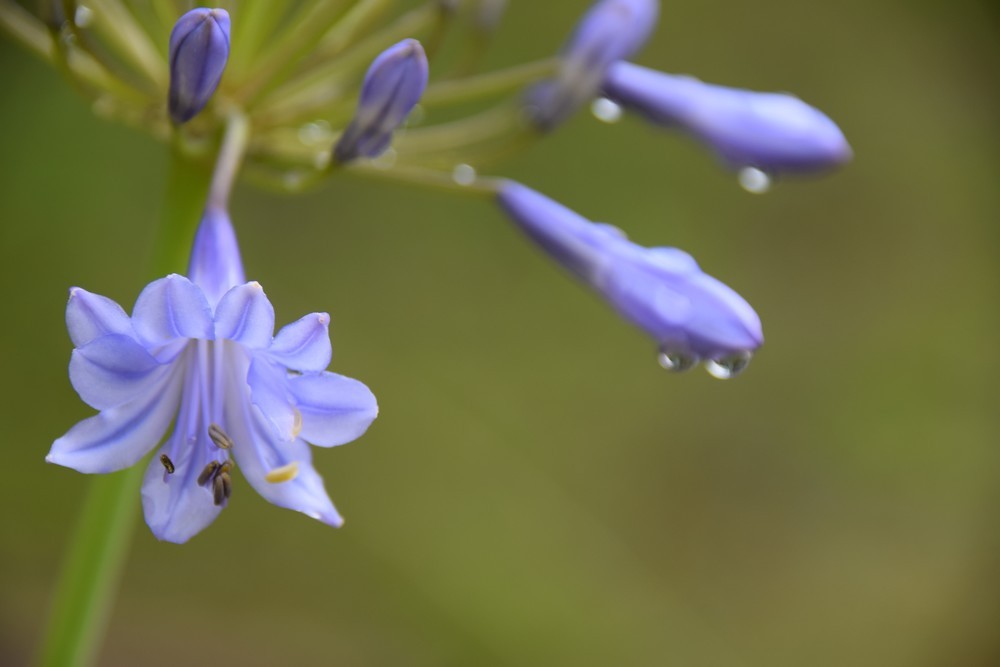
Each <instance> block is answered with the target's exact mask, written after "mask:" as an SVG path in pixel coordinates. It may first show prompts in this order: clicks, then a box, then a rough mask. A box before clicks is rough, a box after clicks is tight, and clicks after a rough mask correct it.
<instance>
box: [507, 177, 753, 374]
mask: <svg viewBox="0 0 1000 667" xmlns="http://www.w3.org/2000/svg"><path fill="white" fill-rule="evenodd" d="M498 201H499V204H500V207H501V208H502V209H503V210H504V212H505V213H506V214H507V215H508V216H509V217H510V218H511V219H512V220H513V221H514V222H516V223H517V225H518V226H519V227H520V228H521V230H522V231H524V232H525V234H527V235H528V236H529V237H530V238H531V239H533V240H534V241H535V242H536V243H538V245H539V246H540V247H541V248H542V249H543V250H544V251H545V252H547V253H548V254H549V255H551V256H552V257H553V258H554V259H555V260H556V261H558V262H559V263H560V264H562V265H563V266H564V267H566V268H567V269H569V270H570V271H571V272H572V273H573V274H574V275H575V276H576V277H577V278H579V279H580V280H581V281H582V282H584V283H585V284H587V285H589V286H590V287H592V288H593V289H594V290H595V291H597V292H598V293H599V294H600V295H601V296H603V297H604V299H605V300H607V302H608V303H610V304H611V306H612V307H613V308H614V309H615V310H617V311H618V313H619V314H620V315H621V316H622V317H623V318H625V319H626V320H628V321H629V322H631V323H632V324H634V325H636V326H638V327H639V328H641V329H643V330H644V331H646V333H648V334H649V335H650V336H652V337H653V339H654V340H655V341H656V342H657V343H658V345H659V346H660V348H661V349H662V350H664V351H665V353H668V354H676V355H681V356H683V357H684V358H687V359H690V360H697V359H709V360H711V359H725V358H727V357H730V356H731V355H738V356H739V357H740V358H749V354H750V353H751V352H752V351H753V350H756V349H757V348H758V347H760V346H761V345H762V344H763V342H764V336H763V333H762V331H761V325H760V318H759V317H757V313H756V312H754V310H753V308H751V307H750V304H748V303H747V302H746V301H745V300H744V299H743V297H741V296H740V295H739V294H737V293H736V292H734V291H733V290H732V289H730V288H729V287H727V286H726V285H724V284H723V283H721V282H719V281H718V280H716V279H715V278H713V277H712V276H710V275H708V274H707V273H705V272H703V271H702V270H701V269H700V268H699V267H698V264H697V263H696V262H695V261H694V259H693V258H692V257H691V256H690V255H688V254H687V253H685V252H683V251H681V250H678V249H676V248H645V247H642V246H640V245H637V244H635V243H632V242H631V241H629V240H628V239H627V238H625V236H624V235H623V234H622V232H621V231H620V230H618V229H616V228H614V227H611V226H610V225H601V224H596V223H593V222H591V221H589V220H587V219H586V218H584V217H583V216H581V215H579V214H577V213H575V212H573V211H571V210H570V209H568V208H566V207H565V206H563V205H561V204H559V203H557V202H555V201H553V200H551V199H549V198H548V197H546V196H544V195H542V194H539V193H538V192H535V191H534V190H532V189H530V188H528V187H526V186H524V185H521V184H520V183H515V182H513V181H507V182H505V183H504V184H503V185H502V186H501V187H500V190H499V193H498Z"/></svg>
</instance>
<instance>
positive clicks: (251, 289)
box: [215, 282, 274, 350]
mask: <svg viewBox="0 0 1000 667" xmlns="http://www.w3.org/2000/svg"><path fill="white" fill-rule="evenodd" d="M273 335H274V307H273V306H271V302H270V301H268V298H267V295H266V294H264V289H263V288H262V287H261V286H260V283H258V282H250V283H246V284H244V285H237V286H236V287H234V288H232V289H231V290H229V291H228V292H226V294H225V296H223V297H222V299H221V300H220V301H219V305H218V306H216V308H215V337H216V338H217V339H225V340H232V341H236V342H237V343H240V344H242V345H244V346H245V347H248V348H250V349H252V350H260V349H263V348H266V347H267V346H268V345H270V344H271V337H272V336H273Z"/></svg>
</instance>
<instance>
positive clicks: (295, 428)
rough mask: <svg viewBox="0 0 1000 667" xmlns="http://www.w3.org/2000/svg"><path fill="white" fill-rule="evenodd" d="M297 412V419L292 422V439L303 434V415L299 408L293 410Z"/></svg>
mask: <svg viewBox="0 0 1000 667" xmlns="http://www.w3.org/2000/svg"><path fill="white" fill-rule="evenodd" d="M292 409H293V410H295V419H294V420H293V421H292V438H297V437H299V433H302V413H301V412H299V409H298V408H292Z"/></svg>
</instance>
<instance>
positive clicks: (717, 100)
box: [604, 62, 852, 172]
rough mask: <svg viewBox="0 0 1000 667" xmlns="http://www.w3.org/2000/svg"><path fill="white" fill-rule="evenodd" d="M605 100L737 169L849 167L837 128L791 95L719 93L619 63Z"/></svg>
mask: <svg viewBox="0 0 1000 667" xmlns="http://www.w3.org/2000/svg"><path fill="white" fill-rule="evenodd" d="M604 94H605V95H607V96H608V97H609V98H611V99H613V100H615V101H616V102H618V103H619V104H621V105H622V106H624V107H625V108H626V109H630V110H634V111H638V112H639V113H641V114H642V115H644V116H646V117H647V118H649V119H650V120H651V121H652V122H654V123H657V124H660V125H663V126H665V127H679V128H681V129H682V130H685V131H687V132H689V133H690V134H692V135H693V136H695V137H696V138H697V139H699V140H700V141H702V142H704V143H705V144H708V146H709V147H710V148H711V149H712V150H713V151H715V153H716V154H718V156H719V157H720V158H721V159H722V161H723V162H725V163H726V164H727V165H728V166H730V167H732V168H734V169H738V168H742V167H756V168H759V169H762V170H764V171H768V172H779V171H816V170H819V169H823V168H827V167H832V166H835V165H838V164H842V163H844V162H847V161H848V160H850V159H851V155H852V153H851V147H850V146H849V145H848V143H847V140H846V139H845V138H844V134H843V132H841V131H840V128H839V127H837V125H836V124H835V123H834V122H833V121H832V120H830V119H829V118H828V117H827V116H826V114H824V113H823V112H822V111H820V110H819V109H816V108H815V107H811V106H809V105H808V104H806V103H805V102H803V101H802V100H800V99H799V98H797V97H795V96H793V95H789V94H787V93H757V92H753V91H750V90H743V89H739V88H727V87H725V86H716V85H712V84H708V83H702V82H701V81H698V80H697V79H693V78H691V77H686V76H677V75H672V74H665V73H663V72H658V71H656V70H651V69H647V68H645V67H640V66H638V65H633V64H631V63H627V62H619V63H615V64H614V65H612V66H611V67H610V68H609V69H608V73H607V77H606V78H605V80H604Z"/></svg>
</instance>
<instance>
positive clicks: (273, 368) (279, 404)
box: [246, 355, 297, 440]
mask: <svg viewBox="0 0 1000 667" xmlns="http://www.w3.org/2000/svg"><path fill="white" fill-rule="evenodd" d="M246 384H248V385H250V400H251V402H252V403H253V404H254V405H256V406H257V407H258V408H260V410H261V412H262V413H263V415H264V418H265V419H266V420H267V422H268V423H270V425H271V429H272V431H273V436H274V437H275V438H277V439H279V440H292V439H293V438H295V436H296V434H295V428H296V421H297V417H296V414H295V405H294V404H293V402H292V397H291V394H289V393H288V372H287V371H286V370H285V368H284V367H282V366H279V365H278V364H276V363H274V362H273V361H271V360H269V359H268V358H267V357H265V356H264V355H258V356H256V357H254V359H253V361H251V362H250V368H249V370H248V371H247V375H246Z"/></svg>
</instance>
